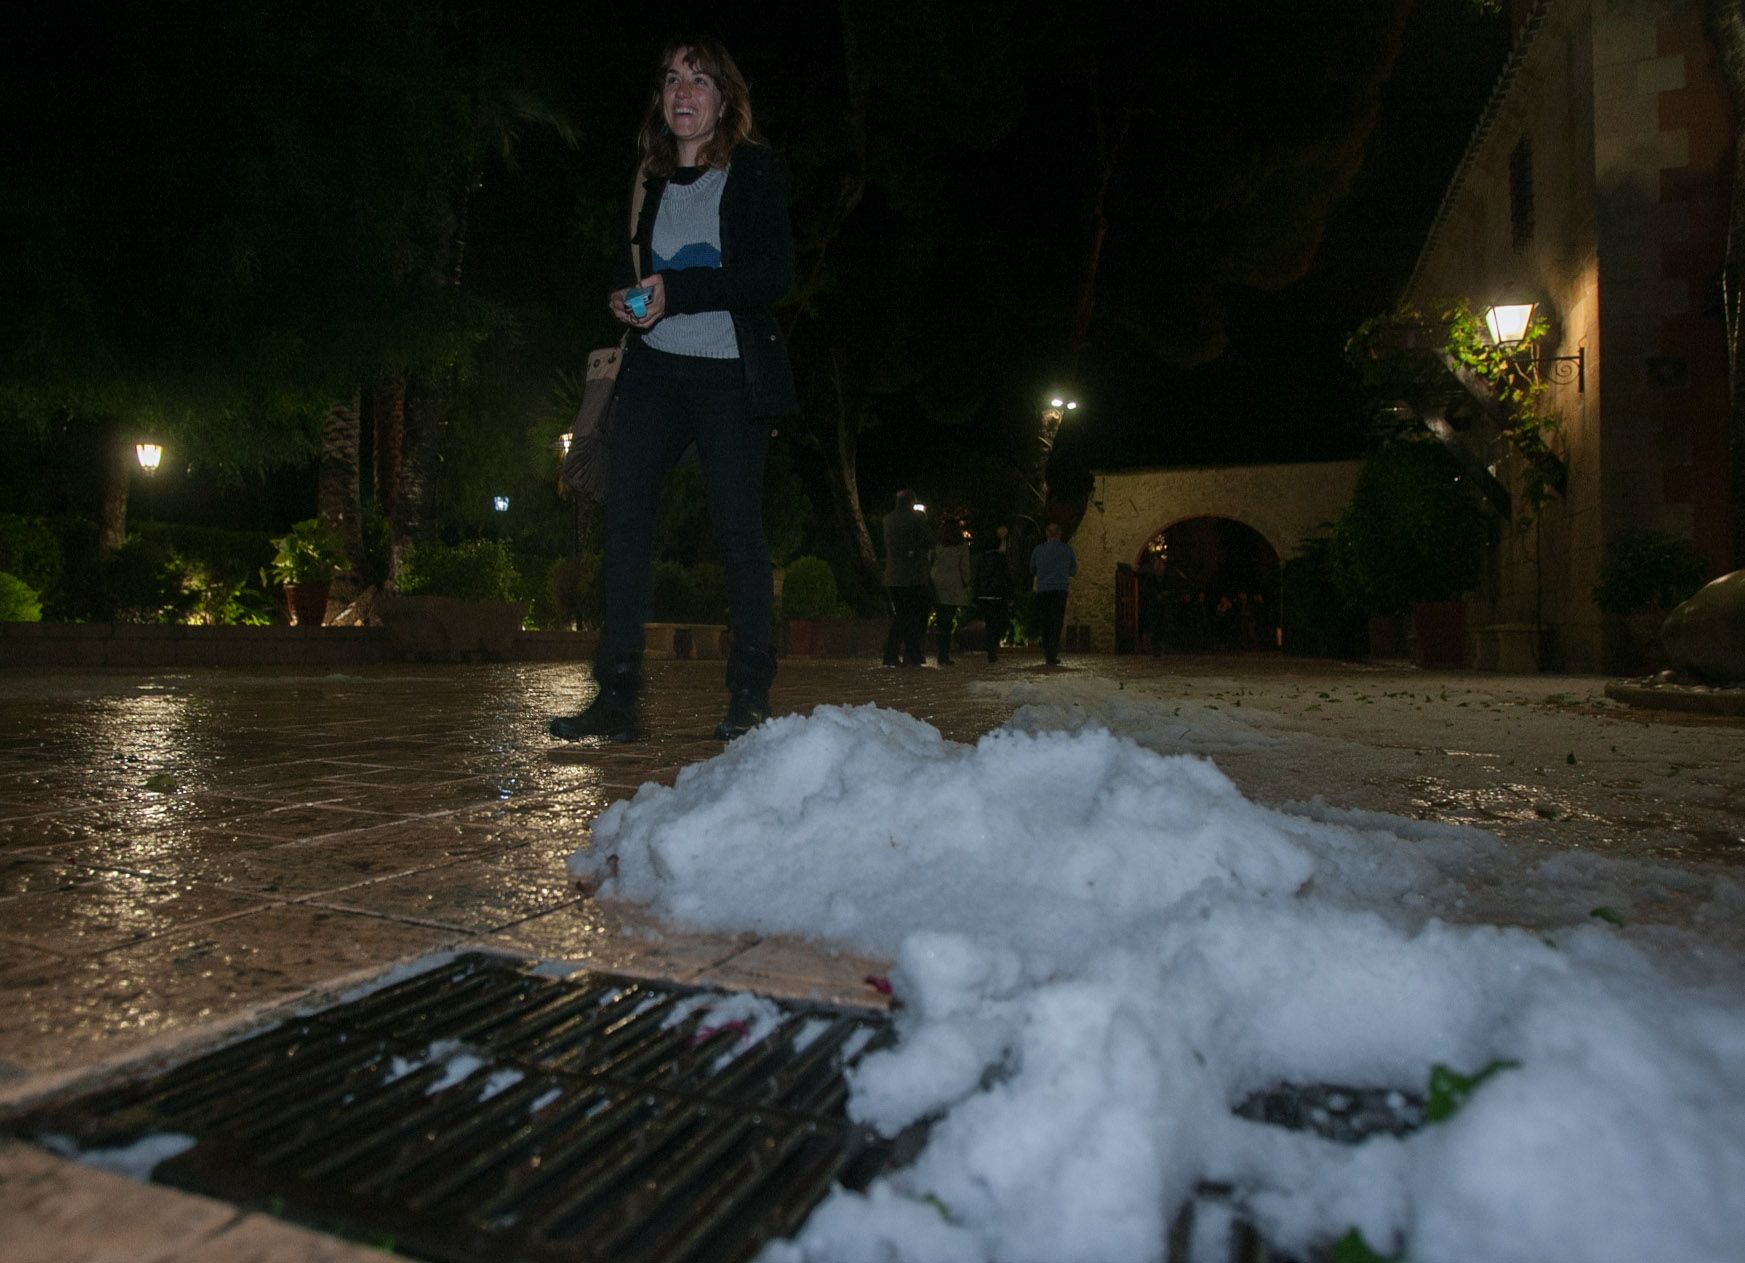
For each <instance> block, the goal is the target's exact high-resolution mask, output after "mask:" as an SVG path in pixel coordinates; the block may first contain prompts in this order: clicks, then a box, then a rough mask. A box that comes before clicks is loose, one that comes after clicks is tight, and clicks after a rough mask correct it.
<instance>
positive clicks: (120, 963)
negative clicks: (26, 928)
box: [0, 905, 455, 1069]
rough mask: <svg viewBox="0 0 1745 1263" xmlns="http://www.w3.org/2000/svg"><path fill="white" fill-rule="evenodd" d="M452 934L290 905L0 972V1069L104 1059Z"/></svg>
mask: <svg viewBox="0 0 1745 1263" xmlns="http://www.w3.org/2000/svg"><path fill="white" fill-rule="evenodd" d="M454 939H455V936H454V935H453V934H452V933H448V932H444V931H439V930H432V929H428V928H425V927H420V926H412V925H407V924H405V923H403V922H397V921H388V920H383V919H381V918H376V917H364V916H353V915H350V914H347V913H343V912H335V911H331V910H326V909H319V908H307V907H303V906H300V905H279V906H274V907H269V908H266V909H264V910H263V911H261V912H258V913H254V914H252V915H248V916H242V917H236V918H232V919H231V920H228V921H220V922H217V923H216V924H213V925H208V926H202V927H198V928H196V929H193V930H188V931H183V932H180V933H175V934H169V935H165V936H163V937H161V938H155V939H148V940H145V941H144V942H140V943H134V944H129V945H127V946H123V947H119V948H116V949H114V950H113V951H109V952H105V953H103V954H102V955H101V956H96V957H85V958H82V959H78V960H74V961H71V962H68V961H60V960H54V961H52V962H50V963H46V964H43V965H39V966H36V967H31V968H24V969H20V970H17V971H14V972H11V973H8V974H0V1012H3V1013H5V1014H6V1020H5V1021H4V1022H0V1060H6V1061H11V1062H14V1063H17V1064H19V1065H23V1066H26V1067H30V1068H34V1069H44V1068H49V1067H64V1066H66V1065H68V1064H77V1062H78V1061H80V1060H86V1059H89V1058H92V1057H95V1056H107V1055H112V1054H114V1053H116V1052H118V1051H120V1050H121V1049H124V1048H126V1047H128V1046H130V1045H133V1044H137V1043H139V1042H140V1041H141V1040H144V1039H147V1038H153V1037H157V1036H161V1035H163V1034H165V1033H167V1032H169V1031H173V1030H177V1029H185V1028H189V1027H194V1026H198V1025H201V1024H204V1023H207V1022H210V1021H211V1020H212V1019H213V1018H214V1017H216V1016H218V1015H221V1014H226V1013H236V1012H238V1011H240V1010H242V1009H245V1008H249V1007H252V1006H255V1005H261V1004H267V1003H271V1002H275V1001H279V1000H287V999H290V998H292V997H294V996H297V995H301V994H303V993H304V992H306V991H307V990H308V989H309V988H310V987H312V986H315V985H318V984H322V983H328V982H332V981H335V980H337V979H341V978H345V977H348V976H354V975H356V974H358V973H360V972H361V971H365V970H372V971H373V970H375V969H377V968H380V967H381V966H383V965H385V964H387V963H390V962H393V961H396V960H404V959H409V958H411V957H413V956H417V955H421V954H422V953H424V952H426V951H431V950H434V949H436V948H439V947H443V946H446V945H448V944H450V943H452V942H453V941H454Z"/></svg>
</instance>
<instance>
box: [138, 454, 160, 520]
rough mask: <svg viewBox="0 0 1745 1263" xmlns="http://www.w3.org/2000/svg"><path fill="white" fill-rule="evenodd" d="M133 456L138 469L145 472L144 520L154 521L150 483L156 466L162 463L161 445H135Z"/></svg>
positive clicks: (156, 468) (155, 471) (156, 469)
mask: <svg viewBox="0 0 1745 1263" xmlns="http://www.w3.org/2000/svg"><path fill="white" fill-rule="evenodd" d="M133 455H134V458H135V459H136V460H138V461H139V467H140V469H142V470H143V471H145V520H146V521H148V522H151V521H155V520H156V517H155V515H154V513H153V511H152V510H153V505H152V490H151V488H152V482H153V481H154V479H153V477H152V475H154V474H156V473H157V471H158V466H159V465H161V464H162V463H163V459H164V448H163V444H161V443H135V444H134V445H133Z"/></svg>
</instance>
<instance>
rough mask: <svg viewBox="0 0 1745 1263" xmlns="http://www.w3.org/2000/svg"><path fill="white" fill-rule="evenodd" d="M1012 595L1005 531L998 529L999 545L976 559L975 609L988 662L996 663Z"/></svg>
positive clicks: (1010, 612)
mask: <svg viewBox="0 0 1745 1263" xmlns="http://www.w3.org/2000/svg"><path fill="white" fill-rule="evenodd" d="M1013 592H1014V585H1013V583H1012V565H1011V562H1010V561H1008V560H1007V558H1006V528H1005V527H1001V528H1000V535H999V540H998V542H996V543H995V544H993V545H992V546H991V547H989V548H987V549H984V550H983V552H982V554H981V556H979V557H977V558H976V572H975V594H976V606H977V608H979V609H980V610H981V612H982V628H983V632H982V634H983V636H984V637H985V638H986V642H987V651H988V661H989V662H997V661H998V660H999V657H1000V642H1001V641H1002V640H1004V639H1005V638H1006V623H1007V620H1009V619H1010V618H1011V616H1012V595H1013Z"/></svg>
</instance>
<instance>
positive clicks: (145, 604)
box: [99, 535, 200, 623]
mask: <svg viewBox="0 0 1745 1263" xmlns="http://www.w3.org/2000/svg"><path fill="white" fill-rule="evenodd" d="M101 575H102V607H101V609H100V611H99V613H100V616H101V617H105V618H111V619H114V620H115V621H117V622H122V623H180V622H183V621H185V620H186V619H187V617H188V615H189V614H191V613H192V612H193V611H194V610H195V609H197V608H198V607H199V604H200V597H199V592H198V583H197V581H193V580H191V579H190V575H189V566H188V563H187V562H186V561H185V560H184V559H183V558H182V557H181V556H180V555H179V554H178V553H177V552H176V550H175V549H173V548H171V547H170V546H169V544H168V543H166V542H165V541H163V540H161V539H152V538H150V537H148V536H143V535H131V536H129V537H128V538H127V541H126V542H125V543H123V544H122V545H121V547H120V548H117V549H116V550H115V552H114V553H112V554H111V555H110V556H109V557H108V558H107V559H105V560H104V562H103V564H102V568H101Z"/></svg>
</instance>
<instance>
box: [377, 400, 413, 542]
mask: <svg viewBox="0 0 1745 1263" xmlns="http://www.w3.org/2000/svg"><path fill="white" fill-rule="evenodd" d="M370 440H371V451H372V459H371V465H372V472H373V481H374V490H375V500H376V508H377V509H378V510H380V511H381V513H382V514H383V516H385V517H386V518H387V519H388V520H389V521H393V520H394V517H395V515H396V514H397V513H398V512H399V506H400V459H401V453H402V452H403V451H404V450H405V442H406V379H405V378H404V377H396V378H393V379H391V380H389V381H385V382H382V383H380V384H378V385H377V386H376V388H375V389H374V390H372V391H371V392H370Z"/></svg>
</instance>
